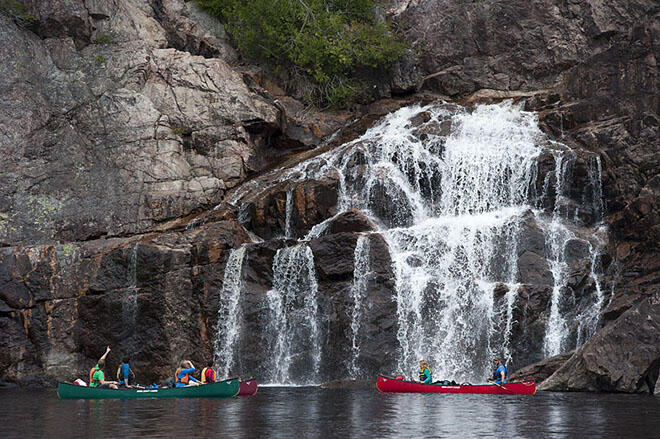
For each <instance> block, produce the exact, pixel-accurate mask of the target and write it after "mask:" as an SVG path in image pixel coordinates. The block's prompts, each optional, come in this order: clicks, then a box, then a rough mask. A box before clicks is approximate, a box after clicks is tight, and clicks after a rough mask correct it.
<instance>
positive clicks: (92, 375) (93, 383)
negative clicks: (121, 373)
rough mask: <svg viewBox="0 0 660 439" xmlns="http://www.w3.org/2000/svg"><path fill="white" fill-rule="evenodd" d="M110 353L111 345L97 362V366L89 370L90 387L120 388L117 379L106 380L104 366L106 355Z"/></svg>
mask: <svg viewBox="0 0 660 439" xmlns="http://www.w3.org/2000/svg"><path fill="white" fill-rule="evenodd" d="M108 353H110V346H108V347H107V348H106V350H105V354H103V356H102V357H101V358H99V361H97V362H96V366H94V367H92V369H91V370H90V371H89V387H98V388H100V389H118V387H117V385H118V384H119V383H118V382H117V381H106V380H105V373H103V367H104V366H105V357H107V356H108Z"/></svg>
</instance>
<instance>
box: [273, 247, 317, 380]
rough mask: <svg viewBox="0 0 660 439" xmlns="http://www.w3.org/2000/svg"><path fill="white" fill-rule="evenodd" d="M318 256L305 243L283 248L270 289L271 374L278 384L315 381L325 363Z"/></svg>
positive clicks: (274, 264) (274, 270)
mask: <svg viewBox="0 0 660 439" xmlns="http://www.w3.org/2000/svg"><path fill="white" fill-rule="evenodd" d="M317 293H318V285H317V283H316V272H315V269H314V255H313V254H312V250H311V249H310V248H309V247H308V246H307V245H305V244H299V245H296V246H294V247H288V248H283V249H279V250H278V251H277V253H276V255H275V259H274V260H273V289H272V290H270V291H268V293H267V298H268V306H269V310H270V311H269V314H270V315H269V324H268V327H267V328H266V334H267V335H269V337H270V340H269V343H268V349H267V352H269V353H270V356H271V366H270V367H269V371H270V373H271V376H269V377H266V378H265V381H266V382H270V383H277V384H315V383H317V380H318V375H319V368H320V364H321V342H320V338H319V327H318V316H317V314H318V304H317V301H316V296H317Z"/></svg>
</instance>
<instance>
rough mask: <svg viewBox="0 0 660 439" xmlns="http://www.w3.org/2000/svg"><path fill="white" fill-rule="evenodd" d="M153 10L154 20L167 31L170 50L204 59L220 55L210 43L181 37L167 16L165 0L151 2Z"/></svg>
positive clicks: (188, 36)
mask: <svg viewBox="0 0 660 439" xmlns="http://www.w3.org/2000/svg"><path fill="white" fill-rule="evenodd" d="M151 9H152V10H153V11H154V18H155V19H156V20H157V21H158V22H159V23H160V25H161V26H162V28H163V30H164V31H165V38H167V47H168V48H170V49H176V50H178V51H181V52H188V53H190V54H191V55H195V56H202V57H204V58H216V57H217V56H218V55H219V54H220V51H219V50H218V49H216V48H215V47H213V46H212V45H211V44H209V43H208V42H206V41H204V40H202V39H200V38H197V37H195V36H193V35H190V34H187V33H185V34H184V35H181V33H180V32H177V30H176V25H175V23H172V20H171V19H170V17H169V16H168V15H167V11H166V8H165V6H164V5H163V0H151Z"/></svg>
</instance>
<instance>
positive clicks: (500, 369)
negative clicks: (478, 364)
mask: <svg viewBox="0 0 660 439" xmlns="http://www.w3.org/2000/svg"><path fill="white" fill-rule="evenodd" d="M493 362H494V363H495V368H494V369H493V375H492V376H491V377H490V378H488V382H490V383H495V384H499V385H500V386H501V385H502V384H506V377H507V370H506V366H505V365H504V364H503V363H502V357H495V359H494V360H493Z"/></svg>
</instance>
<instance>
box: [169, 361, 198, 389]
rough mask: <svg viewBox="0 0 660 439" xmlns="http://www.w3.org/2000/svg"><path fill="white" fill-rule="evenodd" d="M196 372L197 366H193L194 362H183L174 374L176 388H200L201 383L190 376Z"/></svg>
mask: <svg viewBox="0 0 660 439" xmlns="http://www.w3.org/2000/svg"><path fill="white" fill-rule="evenodd" d="M194 371H195V366H193V364H192V361H190V360H183V361H182V362H181V363H180V364H179V368H178V369H177V370H176V373H175V374H174V379H175V380H176V387H187V386H199V381H197V380H196V379H195V378H194V377H193V376H191V375H190V374H191V373H193V372H194Z"/></svg>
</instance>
